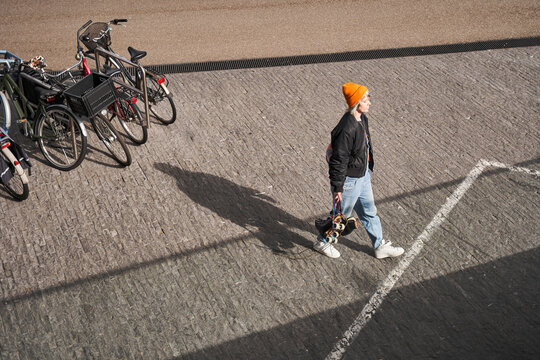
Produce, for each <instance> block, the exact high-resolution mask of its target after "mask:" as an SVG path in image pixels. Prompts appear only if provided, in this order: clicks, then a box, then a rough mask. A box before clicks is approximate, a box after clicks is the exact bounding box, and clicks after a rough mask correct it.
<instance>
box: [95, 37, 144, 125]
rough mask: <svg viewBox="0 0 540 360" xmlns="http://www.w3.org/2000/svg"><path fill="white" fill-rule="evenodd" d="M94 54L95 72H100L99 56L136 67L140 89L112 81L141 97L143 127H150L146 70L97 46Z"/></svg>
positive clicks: (116, 80) (118, 81) (115, 80)
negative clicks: (139, 76)
mask: <svg viewBox="0 0 540 360" xmlns="http://www.w3.org/2000/svg"><path fill="white" fill-rule="evenodd" d="M94 53H95V54H96V57H95V61H96V69H97V71H98V72H99V71H100V70H99V69H100V60H99V58H100V56H103V57H104V58H105V59H107V58H113V59H116V60H119V61H121V62H122V63H126V64H129V65H131V66H133V67H136V68H137V69H138V70H139V71H140V72H141V74H142V75H141V77H142V86H141V87H142V89H137V88H134V87H133V86H130V85H128V84H126V83H124V82H123V81H120V80H118V79H114V80H113V81H114V82H115V83H116V84H118V85H119V86H121V87H124V88H127V89H129V90H130V91H132V92H135V93H137V94H139V95H143V101H144V109H145V111H144V117H145V126H146V127H150V117H149V115H148V114H149V112H150V110H149V108H148V89H147V84H146V70H145V69H144V67H142V66H141V65H139V64H135V63H133V62H131V61H130V60H128V59H126V58H124V57H122V56H120V55H117V54H115V53H113V52H110V51H107V50H105V49H103V48H102V47H101V46H98V47H96V49H95V50H94Z"/></svg>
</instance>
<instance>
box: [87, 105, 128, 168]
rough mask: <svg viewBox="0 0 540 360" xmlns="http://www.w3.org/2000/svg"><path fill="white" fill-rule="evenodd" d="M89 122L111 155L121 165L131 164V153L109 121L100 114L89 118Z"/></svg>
mask: <svg viewBox="0 0 540 360" xmlns="http://www.w3.org/2000/svg"><path fill="white" fill-rule="evenodd" d="M90 122H91V123H92V126H93V127H94V130H95V132H96V134H97V135H98V137H99V139H100V140H101V141H102V142H103V144H104V145H105V147H106V148H107V149H108V150H109V152H110V153H111V155H112V157H113V158H114V159H115V160H116V161H117V162H118V163H119V164H120V165H122V166H129V165H131V153H130V152H129V149H128V148H127V146H126V144H125V143H124V140H122V137H121V136H120V134H118V131H116V129H115V128H114V126H113V125H112V124H111V122H110V121H109V120H108V119H107V118H106V117H105V116H103V115H101V114H98V115H96V116H94V117H93V118H91V119H90Z"/></svg>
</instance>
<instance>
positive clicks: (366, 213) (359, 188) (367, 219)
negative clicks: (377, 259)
mask: <svg viewBox="0 0 540 360" xmlns="http://www.w3.org/2000/svg"><path fill="white" fill-rule="evenodd" d="M333 191H334V190H333V189H332V196H333ZM353 210H354V211H356V214H357V215H358V218H359V219H360V222H361V223H362V225H364V228H365V229H366V231H367V233H368V235H369V238H370V239H371V244H372V245H373V248H374V249H376V248H378V247H379V245H381V242H382V240H383V233H382V226H381V219H379V217H378V216H377V208H376V207H375V199H374V198H373V190H372V188H371V176H370V173H369V169H367V170H366V174H365V175H364V176H363V177H361V178H354V177H348V176H347V177H346V178H345V183H344V184H343V192H342V193H341V212H342V213H343V215H345V216H347V217H349V216H351V214H352V211H353Z"/></svg>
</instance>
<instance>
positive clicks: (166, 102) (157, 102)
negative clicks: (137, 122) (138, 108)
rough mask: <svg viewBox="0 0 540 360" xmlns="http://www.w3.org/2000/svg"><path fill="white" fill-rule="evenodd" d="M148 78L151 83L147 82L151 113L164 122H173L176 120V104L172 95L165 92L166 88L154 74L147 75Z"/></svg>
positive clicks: (166, 123)
mask: <svg viewBox="0 0 540 360" xmlns="http://www.w3.org/2000/svg"><path fill="white" fill-rule="evenodd" d="M146 79H147V80H150V83H149V84H147V88H148V108H149V109H150V113H152V115H153V116H154V117H155V118H156V119H158V120H159V121H160V122H162V123H163V124H165V125H169V124H172V123H173V122H175V121H176V106H175V105H174V101H173V99H172V96H171V95H170V94H167V93H165V90H164V89H163V88H162V87H161V85H160V84H159V83H158V82H157V80H156V79H155V78H154V77H153V76H147V77H146Z"/></svg>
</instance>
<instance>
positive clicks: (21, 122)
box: [17, 119, 26, 124]
mask: <svg viewBox="0 0 540 360" xmlns="http://www.w3.org/2000/svg"><path fill="white" fill-rule="evenodd" d="M25 122H26V119H18V120H17V124H24V123H25Z"/></svg>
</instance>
